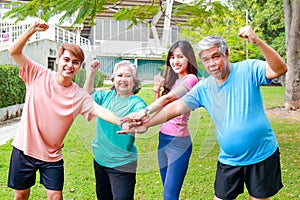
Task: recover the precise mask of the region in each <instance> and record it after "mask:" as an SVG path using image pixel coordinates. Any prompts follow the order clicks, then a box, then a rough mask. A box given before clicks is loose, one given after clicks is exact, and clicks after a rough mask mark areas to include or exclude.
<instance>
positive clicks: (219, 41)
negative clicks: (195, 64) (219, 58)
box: [197, 36, 228, 56]
mask: <svg viewBox="0 0 300 200" xmlns="http://www.w3.org/2000/svg"><path fill="white" fill-rule="evenodd" d="M212 47H218V48H219V51H220V53H221V54H223V55H224V56H225V55H226V50H227V48H228V47H227V44H226V41H225V40H224V39H223V38H222V37H219V36H207V37H205V38H203V39H202V40H200V42H198V44H197V51H198V55H199V56H200V53H201V52H202V51H204V50H207V49H210V48H212Z"/></svg>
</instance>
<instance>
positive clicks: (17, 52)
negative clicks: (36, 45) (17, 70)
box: [8, 20, 49, 66]
mask: <svg viewBox="0 0 300 200" xmlns="http://www.w3.org/2000/svg"><path fill="white" fill-rule="evenodd" d="M48 28H49V25H48V24H47V23H45V22H44V21H43V20H38V21H36V22H35V23H34V24H32V25H31V26H30V27H29V28H28V29H27V30H26V31H25V32H24V33H23V34H22V35H21V36H20V37H19V38H18V39H16V41H14V43H13V44H12V45H11V46H10V47H9V48H8V52H9V54H10V55H11V57H12V58H13V60H14V61H15V62H16V63H17V65H18V66H22V64H23V63H24V61H25V58H26V57H25V55H24V54H23V48H24V46H25V45H26V42H27V41H28V39H29V38H30V37H31V36H32V35H33V34H34V33H36V32H37V31H46V30H47V29H48Z"/></svg>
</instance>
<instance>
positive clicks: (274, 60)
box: [239, 26, 287, 79]
mask: <svg viewBox="0 0 300 200" xmlns="http://www.w3.org/2000/svg"><path fill="white" fill-rule="evenodd" d="M239 36H240V37H242V38H244V39H245V40H247V41H249V42H251V43H253V44H256V46H257V47H258V48H259V49H260V51H261V52H262V54H263V56H264V57H265V59H266V61H267V63H268V65H267V67H266V78H268V79H272V78H277V77H279V76H281V75H282V74H284V73H285V72H287V66H286V64H285V63H284V61H283V59H282V57H281V56H280V55H279V54H278V53H277V52H276V51H275V50H274V49H273V48H272V47H270V46H269V45H268V44H266V43H265V42H264V41H263V40H261V39H260V38H259V37H258V36H257V35H256V34H255V32H254V31H253V29H252V28H251V27H250V26H245V27H243V28H241V29H240V33H239Z"/></svg>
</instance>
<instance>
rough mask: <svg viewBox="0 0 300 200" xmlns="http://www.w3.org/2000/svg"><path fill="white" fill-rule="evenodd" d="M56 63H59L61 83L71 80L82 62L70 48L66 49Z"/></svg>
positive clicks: (58, 72)
mask: <svg viewBox="0 0 300 200" xmlns="http://www.w3.org/2000/svg"><path fill="white" fill-rule="evenodd" d="M56 63H57V64H58V71H57V76H58V77H59V83H62V82H64V83H68V82H71V81H72V78H73V77H74V76H75V74H76V73H77V72H78V70H79V69H80V67H81V64H82V63H81V61H80V59H79V58H77V57H76V56H74V55H73V54H71V53H70V52H69V51H68V50H64V52H63V54H62V55H61V56H60V57H59V58H57V59H56Z"/></svg>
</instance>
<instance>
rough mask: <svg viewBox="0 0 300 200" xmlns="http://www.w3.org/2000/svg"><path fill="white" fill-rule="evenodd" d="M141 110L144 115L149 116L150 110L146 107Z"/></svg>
mask: <svg viewBox="0 0 300 200" xmlns="http://www.w3.org/2000/svg"><path fill="white" fill-rule="evenodd" d="M143 110H144V111H145V113H146V115H148V116H149V115H150V110H149V108H148V107H145V108H144V109H143Z"/></svg>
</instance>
